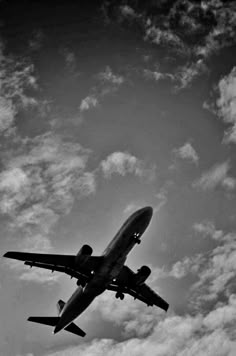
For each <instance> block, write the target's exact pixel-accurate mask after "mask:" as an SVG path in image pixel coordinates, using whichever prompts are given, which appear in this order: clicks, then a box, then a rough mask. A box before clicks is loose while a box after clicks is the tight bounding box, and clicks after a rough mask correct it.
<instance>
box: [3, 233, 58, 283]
mask: <svg viewBox="0 0 236 356" xmlns="http://www.w3.org/2000/svg"><path fill="white" fill-rule="evenodd" d="M18 250H19V251H27V252H32V253H51V252H52V245H51V241H50V239H49V238H48V237H47V236H45V235H41V234H35V235H33V236H28V237H25V238H24V239H23V240H22V241H21V243H20V245H19V249H18ZM5 263H6V264H7V265H8V266H9V268H11V269H12V270H14V271H15V273H16V274H17V275H18V278H19V279H20V280H23V281H28V282H29V281H30V282H34V283H55V282H57V281H58V279H59V278H60V275H59V274H52V273H51V271H49V270H45V269H40V268H37V267H32V268H30V267H29V266H25V265H24V264H23V263H22V261H15V260H13V261H12V260H10V261H9V260H7V261H6V262H5Z"/></svg>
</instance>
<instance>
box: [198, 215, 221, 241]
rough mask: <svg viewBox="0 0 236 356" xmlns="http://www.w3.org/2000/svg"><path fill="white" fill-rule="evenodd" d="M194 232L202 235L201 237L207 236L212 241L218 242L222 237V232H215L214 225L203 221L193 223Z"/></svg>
mask: <svg viewBox="0 0 236 356" xmlns="http://www.w3.org/2000/svg"><path fill="white" fill-rule="evenodd" d="M193 229H194V231H196V232H197V233H199V234H201V235H203V236H209V237H211V238H212V239H213V240H220V239H221V238H222V237H223V231H222V230H217V229H216V228H215V225H214V223H213V222H212V221H209V220H205V221H203V222H200V223H195V224H194V225H193Z"/></svg>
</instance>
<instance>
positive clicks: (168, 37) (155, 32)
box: [144, 19, 183, 50]
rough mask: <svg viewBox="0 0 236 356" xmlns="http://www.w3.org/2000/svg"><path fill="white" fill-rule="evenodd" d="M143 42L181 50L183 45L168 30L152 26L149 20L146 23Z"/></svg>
mask: <svg viewBox="0 0 236 356" xmlns="http://www.w3.org/2000/svg"><path fill="white" fill-rule="evenodd" d="M144 40H145V41H151V42H152V43H154V44H156V45H168V46H173V47H177V48H179V49H181V50H183V43H182V41H181V39H180V37H179V36H178V35H176V34H175V33H174V32H172V31H171V30H170V29H168V30H164V29H163V30H162V29H160V28H159V27H157V26H155V25H153V24H152V22H151V21H150V19H148V20H147V22H146V29H145V37H144Z"/></svg>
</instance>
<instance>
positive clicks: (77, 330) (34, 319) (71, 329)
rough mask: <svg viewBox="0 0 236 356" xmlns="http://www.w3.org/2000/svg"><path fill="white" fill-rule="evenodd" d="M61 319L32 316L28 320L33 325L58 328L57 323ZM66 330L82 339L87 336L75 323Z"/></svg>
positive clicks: (57, 317)
mask: <svg viewBox="0 0 236 356" xmlns="http://www.w3.org/2000/svg"><path fill="white" fill-rule="evenodd" d="M59 319H60V317H59V316H30V317H29V318H28V320H29V321H32V322H33V323H38V324H44V325H50V326H56V325H57V323H58V322H59ZM64 330H66V331H68V332H70V333H72V334H75V335H78V336H82V337H84V336H85V335H86V333H85V332H84V331H83V330H82V329H80V328H79V327H78V326H77V325H75V324H74V323H71V324H69V325H68V326H67V327H66V328H65V329H64Z"/></svg>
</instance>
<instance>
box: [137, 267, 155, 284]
mask: <svg viewBox="0 0 236 356" xmlns="http://www.w3.org/2000/svg"><path fill="white" fill-rule="evenodd" d="M150 274H151V269H150V268H149V267H148V266H142V267H140V268H139V269H138V271H137V273H136V274H135V276H134V282H135V285H138V286H139V285H141V284H143V283H144V282H145V281H146V279H147V278H148V277H149V276H150Z"/></svg>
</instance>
